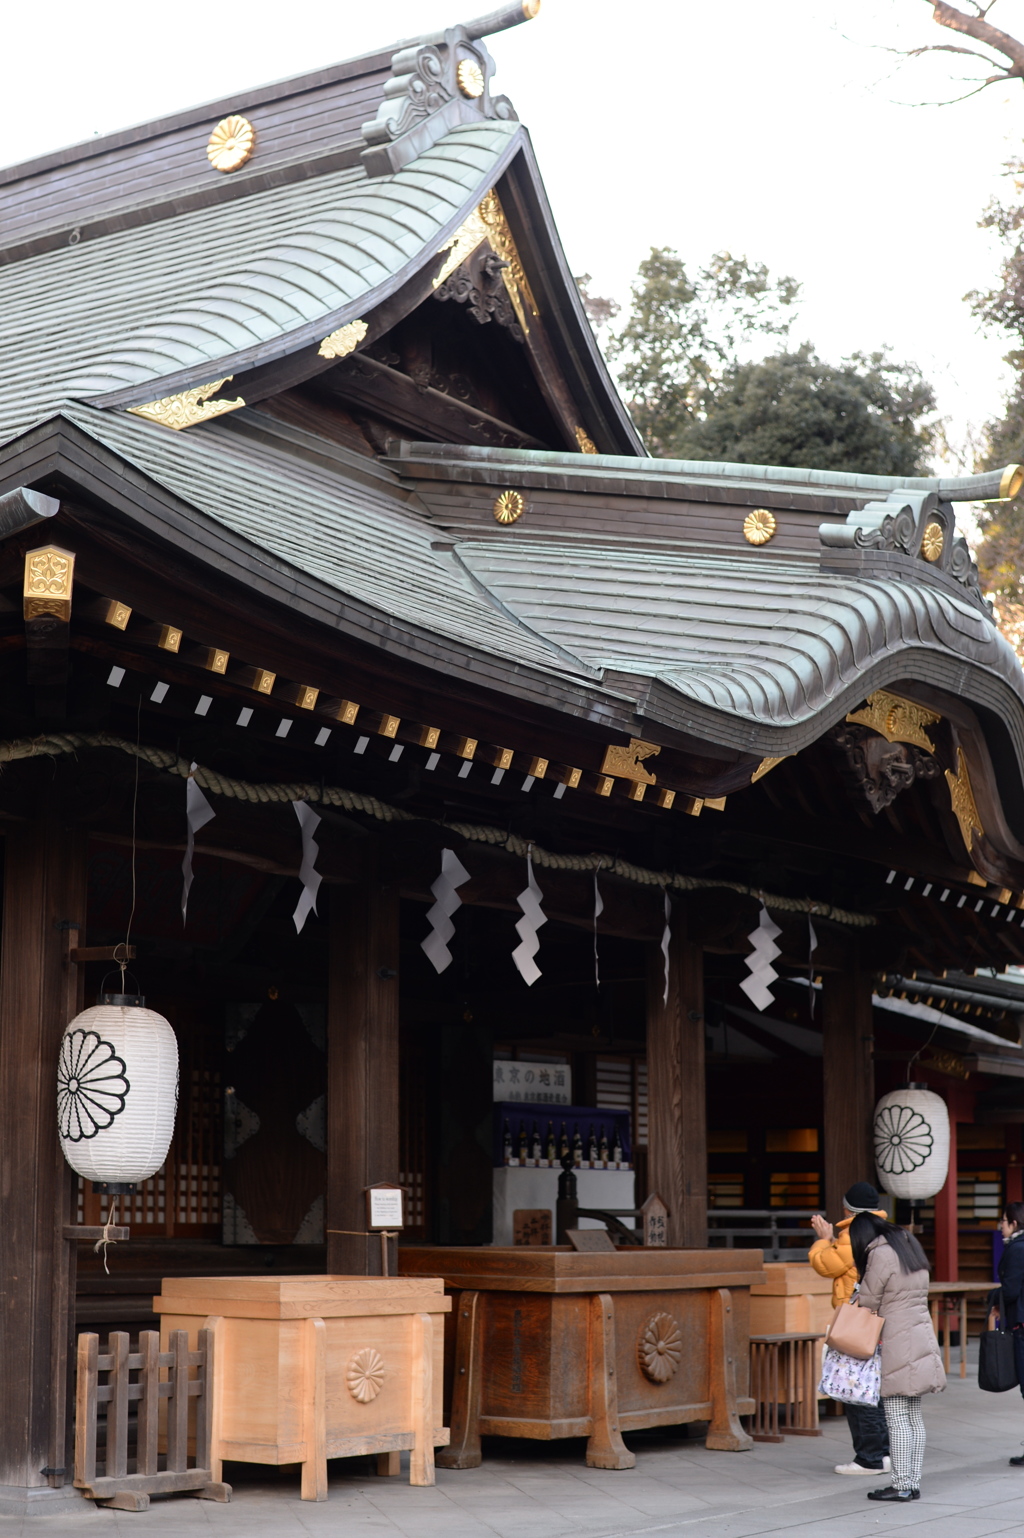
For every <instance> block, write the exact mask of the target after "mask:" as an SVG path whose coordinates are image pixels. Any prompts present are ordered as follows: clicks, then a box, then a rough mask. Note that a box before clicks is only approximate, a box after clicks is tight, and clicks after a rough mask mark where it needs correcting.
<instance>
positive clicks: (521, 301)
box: [432, 188, 540, 332]
mask: <svg viewBox="0 0 1024 1538" xmlns="http://www.w3.org/2000/svg"><path fill="white" fill-rule="evenodd" d="M484 240H486V241H487V243H488V245H489V246H490V248H491V250H492V251H493V252H494V254H495V255H496V256H499V257H500V258H501V260H502V261H503V262H504V263H505V264H506V265H505V266H504V267H503V268H502V269H501V281H502V282H503V283H504V285H505V289H506V291H507V293H508V297H509V299H510V300H511V301H512V308H513V309H514V310H515V312H516V320H518V322H519V324H520V326H521V327H522V329H523V331H524V332H528V331H529V329H530V326H529V322H528V320H527V311H529V313H530V314H531V315H538V314H539V313H540V312H539V311H538V309H537V301H536V300H535V299H534V297H533V293H532V290H531V288H530V284H529V281H528V279H527V276H526V272H525V270H524V268H523V264H522V262H521V261H520V259H519V252H518V250H517V249H516V243H515V241H514V240H513V239H512V231H511V230H510V229H509V227H508V220H507V219H506V218H505V213H504V210H503V209H502V206H501V204H500V202H499V201H498V194H497V193H496V192H495V191H494V189H493V188H492V189H491V191H490V192H489V193H488V194H487V196H486V197H485V198H484V199H483V200H482V201H481V202H480V203H478V204H477V206H476V208H475V209H474V210H473V212H472V213H471V214H470V216H469V218H468V219H466V220H465V221H464V222H463V223H462V224H461V225H460V226H459V228H458V229H457V230H456V231H455V234H454V235H453V236H452V237H451V239H450V240H448V241H446V242H445V244H444V245H443V246H442V247H441V249H440V251H438V256H440V255H441V254H442V252H445V251H447V253H448V255H447V256H446V257H445V260H444V263H443V265H442V267H441V270H440V272H439V273H438V274H437V276H436V277H435V278H434V279H433V282H432V287H434V288H440V287H441V284H442V283H443V282H444V281H445V279H446V278H449V277H450V276H451V274H452V273H453V272H454V271H455V269H456V267H461V266H462V263H463V262H464V261H465V260H466V258H467V256H471V255H472V254H473V252H474V251H475V250H476V248H477V246H479V245H480V243H481V242H482V241H484Z"/></svg>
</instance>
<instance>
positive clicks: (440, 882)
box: [420, 849, 469, 972]
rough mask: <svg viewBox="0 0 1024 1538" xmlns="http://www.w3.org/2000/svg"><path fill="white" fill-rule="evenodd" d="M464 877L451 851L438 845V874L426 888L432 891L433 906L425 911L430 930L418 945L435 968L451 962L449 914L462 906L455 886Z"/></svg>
mask: <svg viewBox="0 0 1024 1538" xmlns="http://www.w3.org/2000/svg"><path fill="white" fill-rule="evenodd" d="M468 880H469V871H468V870H467V869H466V867H465V866H464V865H463V863H462V861H461V860H460V859H459V857H458V855H457V854H456V853H455V851H454V850H453V849H442V851H441V874H440V875H439V876H438V878H437V880H436V881H435V882H434V884H433V886H432V887H431V888H430V890H431V892H432V893H433V895H434V906H433V907H432V908H431V909H429V911H428V913H427V923H428V924H429V925H430V933H429V934H428V935H427V938H426V939H425V940H424V941H423V942H422V944H421V947H420V948H421V950H423V951H424V952H425V954H426V956H427V959H428V961H430V963H431V965H432V966H433V968H434V971H435V972H443V971H444V969H445V967H448V966H451V963H452V953H451V951H450V950H449V949H448V942H449V940H450V939H451V937H452V935H453V934H454V933H455V925H454V924H453V923H452V915H453V914H454V913H455V911H456V910H457V909H458V908H461V907H462V898H461V897H460V896H459V894H458V892H457V891H456V890H455V888H456V887H457V886H461V885H462V883H463V882H464V881H468Z"/></svg>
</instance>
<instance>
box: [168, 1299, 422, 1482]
mask: <svg viewBox="0 0 1024 1538" xmlns="http://www.w3.org/2000/svg"><path fill="white" fill-rule="evenodd" d="M161 1285H162V1287H163V1292H162V1294H161V1295H160V1297H158V1298H154V1300H153V1307H154V1309H155V1311H156V1312H157V1313H158V1314H160V1315H161V1316H162V1317H161V1332H160V1333H161V1338H162V1341H164V1342H166V1341H167V1340H168V1338H169V1336H170V1334H171V1332H172V1331H174V1330H187V1331H188V1334H189V1343H190V1346H191V1347H192V1349H193V1350H194V1349H195V1344H196V1337H197V1335H198V1332H199V1330H201V1329H203V1328H206V1329H210V1330H212V1331H213V1333H214V1341H215V1367H214V1377H213V1383H212V1389H213V1392H212V1395H211V1400H212V1405H211V1410H212V1413H211V1421H212V1435H211V1471H215V1472H211V1479H212V1480H213V1481H217V1480H219V1479H220V1478H221V1472H220V1469H221V1461H222V1460H223V1459H225V1458H226V1459H233V1460H236V1461H238V1462H241V1463H278V1464H279V1463H301V1465H302V1499H303V1500H304V1501H325V1500H326V1499H327V1459H328V1458H350V1457H353V1456H355V1455H356V1454H359V1453H376V1454H377V1455H378V1471H379V1472H387V1473H394V1474H397V1473H398V1467H397V1464H398V1454H399V1453H400V1452H402V1451H405V1450H408V1451H410V1452H411V1455H412V1456H411V1458H410V1464H409V1481H410V1483H411V1484H414V1485H432V1484H433V1483H434V1448H435V1446H445V1445H446V1444H447V1442H448V1432H447V1430H446V1429H445V1427H444V1425H443V1420H442V1409H441V1406H442V1393H441V1381H442V1372H443V1363H444V1332H443V1326H442V1318H443V1316H444V1315H445V1314H446V1313H448V1312H449V1310H450V1309H451V1301H450V1300H449V1299H448V1298H446V1297H445V1296H444V1289H443V1286H442V1283H441V1282H440V1281H433V1280H432V1279H431V1278H429V1277H422V1276H416V1277H412V1276H410V1277H383V1276H169V1277H165V1278H164V1280H163V1282H162V1284H161ZM164 1349H166V1345H165V1346H164ZM382 1460H387V1461H386V1463H385V1467H384V1468H383V1469H382V1468H381V1462H382Z"/></svg>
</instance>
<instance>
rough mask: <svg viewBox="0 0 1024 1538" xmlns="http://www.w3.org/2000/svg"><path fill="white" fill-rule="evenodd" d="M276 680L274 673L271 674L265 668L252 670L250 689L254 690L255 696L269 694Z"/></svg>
mask: <svg viewBox="0 0 1024 1538" xmlns="http://www.w3.org/2000/svg"><path fill="white" fill-rule="evenodd" d="M276 680H277V674H276V673H271V672H269V671H268V670H267V669H266V668H253V674H252V683H251V685H250V688H253V689H255V690H256V693H257V694H269V693H270V692H271V690H272V689H273V687H274V684H275V682H276Z"/></svg>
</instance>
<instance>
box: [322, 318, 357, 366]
mask: <svg viewBox="0 0 1024 1538" xmlns="http://www.w3.org/2000/svg"><path fill="white" fill-rule="evenodd" d="M369 329H370V328H369V326H368V325H367V324H366V322H365V320H350V321H349V323H348V325H347V326H339V327H338V329H337V331H332V332H331V334H330V336H325V337H324V339H323V341H322V342H321V343H320V346H319V348H318V349H317V351H318V353H319V356H320V357H321V358H347V357H348V355H349V353H350V352H355V350H356V348H357V347H358V346H359V343H360V342H361V341H362V340H363V337H364V336H365V335H366V333H367V331H369Z"/></svg>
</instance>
